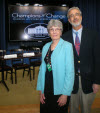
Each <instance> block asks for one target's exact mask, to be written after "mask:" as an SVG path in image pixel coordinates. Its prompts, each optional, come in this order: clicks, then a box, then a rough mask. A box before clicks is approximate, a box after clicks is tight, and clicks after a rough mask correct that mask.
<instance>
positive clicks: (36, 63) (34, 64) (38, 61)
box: [29, 47, 41, 79]
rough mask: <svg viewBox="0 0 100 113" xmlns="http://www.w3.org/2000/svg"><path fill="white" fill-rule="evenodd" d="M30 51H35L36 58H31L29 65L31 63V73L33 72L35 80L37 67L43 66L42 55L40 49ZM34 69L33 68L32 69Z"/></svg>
mask: <svg viewBox="0 0 100 113" xmlns="http://www.w3.org/2000/svg"><path fill="white" fill-rule="evenodd" d="M30 51H31V52H32V51H34V53H35V55H36V57H30V58H29V63H30V72H31V70H32V71H33V79H34V78H35V67H37V66H40V65H41V53H40V49H39V48H34V47H33V48H30ZM31 67H32V68H31Z"/></svg>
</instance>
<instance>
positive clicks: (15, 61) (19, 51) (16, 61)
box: [10, 49, 23, 65]
mask: <svg viewBox="0 0 100 113" xmlns="http://www.w3.org/2000/svg"><path fill="white" fill-rule="evenodd" d="M10 54H17V59H12V65H13V64H23V58H22V56H23V49H11V50H10Z"/></svg>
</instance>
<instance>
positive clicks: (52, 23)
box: [47, 19, 63, 32]
mask: <svg viewBox="0 0 100 113" xmlns="http://www.w3.org/2000/svg"><path fill="white" fill-rule="evenodd" d="M53 26H54V27H60V29H61V31H63V24H62V22H61V21H60V20H57V19H51V20H50V21H49V22H48V25H47V30H48V32H49V29H50V28H51V27H53Z"/></svg>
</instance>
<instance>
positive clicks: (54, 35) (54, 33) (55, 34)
mask: <svg viewBox="0 0 100 113" xmlns="http://www.w3.org/2000/svg"><path fill="white" fill-rule="evenodd" d="M49 35H50V37H51V39H52V40H59V39H60V36H61V35H62V30H61V28H60V27H54V26H52V27H51V28H50V29H49Z"/></svg>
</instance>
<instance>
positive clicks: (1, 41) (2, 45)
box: [0, 0, 6, 49]
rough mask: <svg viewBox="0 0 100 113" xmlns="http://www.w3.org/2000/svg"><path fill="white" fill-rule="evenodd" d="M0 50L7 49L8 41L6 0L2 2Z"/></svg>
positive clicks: (0, 4) (0, 3) (1, 0)
mask: <svg viewBox="0 0 100 113" xmlns="http://www.w3.org/2000/svg"><path fill="white" fill-rule="evenodd" d="M0 49H6V40H5V0H0Z"/></svg>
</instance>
